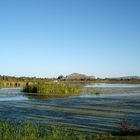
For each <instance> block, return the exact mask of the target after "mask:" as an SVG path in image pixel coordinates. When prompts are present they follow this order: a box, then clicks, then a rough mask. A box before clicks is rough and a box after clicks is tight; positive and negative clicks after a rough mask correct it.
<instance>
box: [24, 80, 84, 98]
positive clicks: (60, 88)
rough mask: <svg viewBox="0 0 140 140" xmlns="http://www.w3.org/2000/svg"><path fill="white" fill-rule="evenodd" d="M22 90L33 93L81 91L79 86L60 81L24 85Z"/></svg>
mask: <svg viewBox="0 0 140 140" xmlns="http://www.w3.org/2000/svg"><path fill="white" fill-rule="evenodd" d="M23 92H27V93H34V94H35V95H73V94H75V95H77V94H80V93H81V87H80V86H79V85H70V84H64V83H60V82H56V83H55V82H43V83H36V84H32V85H28V86H26V87H24V89H23Z"/></svg>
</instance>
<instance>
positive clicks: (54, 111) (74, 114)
mask: <svg viewBox="0 0 140 140" xmlns="http://www.w3.org/2000/svg"><path fill="white" fill-rule="evenodd" d="M88 86H95V87H97V86H100V87H107V88H109V87H114V86H115V87H116V88H117V87H119V88H120V87H121V86H122V88H123V87H124V86H125V87H128V86H129V88H130V87H133V88H134V87H137V86H140V85H134V84H133V85H130V84H126V85H124V84H118V85H116V84H111V85H110V84H94V85H88ZM0 118H1V119H9V120H14V121H24V120H27V121H37V122H39V123H43V124H44V123H46V124H55V125H59V126H62V127H70V128H73V129H74V130H75V131H77V132H79V133H103V132H105V133H106V132H112V131H118V127H119V123H120V121H121V120H122V119H123V118H128V119H129V120H130V121H131V122H133V123H135V124H139V123H140V92H138V93H128V94H127V93H125V94H101V95H98V96H96V95H87V94H84V95H80V96H71V97H64V98H56V99H35V98H30V97H27V96H25V95H24V94H23V93H22V92H21V89H10V88H9V89H0Z"/></svg>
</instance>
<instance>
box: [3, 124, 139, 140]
mask: <svg viewBox="0 0 140 140" xmlns="http://www.w3.org/2000/svg"><path fill="white" fill-rule="evenodd" d="M0 140H140V135H137V136H113V135H111V134H103V135H102V134H98V135H94V136H84V135H79V134H78V135H77V134H75V133H74V132H72V131H70V130H67V129H64V128H60V127H57V126H46V125H39V124H33V123H20V124H17V123H11V122H9V121H0Z"/></svg>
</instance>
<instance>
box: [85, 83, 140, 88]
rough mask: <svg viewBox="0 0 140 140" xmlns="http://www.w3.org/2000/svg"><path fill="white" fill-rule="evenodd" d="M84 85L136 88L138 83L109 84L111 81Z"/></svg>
mask: <svg viewBox="0 0 140 140" xmlns="http://www.w3.org/2000/svg"><path fill="white" fill-rule="evenodd" d="M85 87H100V88H136V87H140V84H111V83H94V84H88V85H86V86H85Z"/></svg>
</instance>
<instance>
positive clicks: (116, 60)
mask: <svg viewBox="0 0 140 140" xmlns="http://www.w3.org/2000/svg"><path fill="white" fill-rule="evenodd" d="M139 61H140V0H1V1H0V75H12V76H36V77H57V76H58V75H61V74H63V75H67V74H70V73H73V72H78V73H83V74H87V75H95V76H96V77H118V76H128V75H129V76H131V75H138V76H140V62H139Z"/></svg>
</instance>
